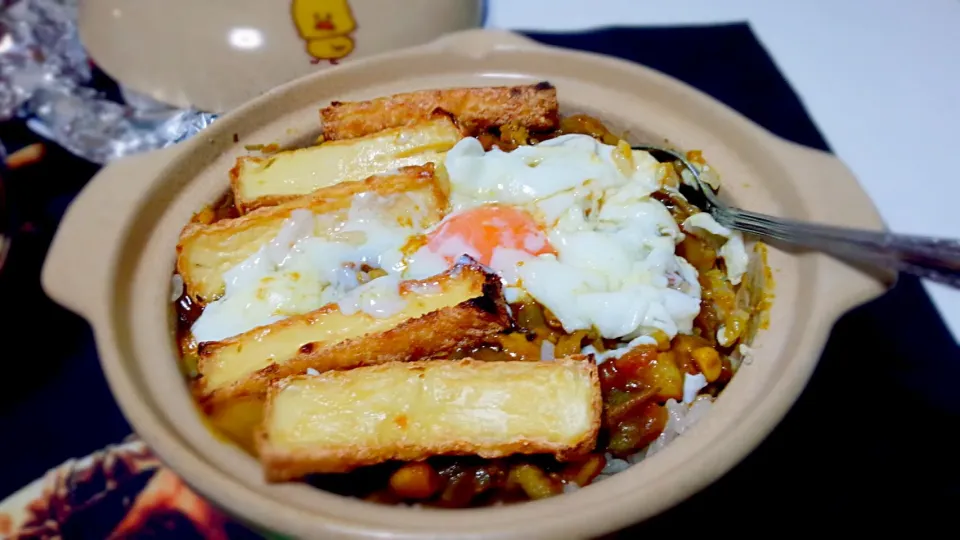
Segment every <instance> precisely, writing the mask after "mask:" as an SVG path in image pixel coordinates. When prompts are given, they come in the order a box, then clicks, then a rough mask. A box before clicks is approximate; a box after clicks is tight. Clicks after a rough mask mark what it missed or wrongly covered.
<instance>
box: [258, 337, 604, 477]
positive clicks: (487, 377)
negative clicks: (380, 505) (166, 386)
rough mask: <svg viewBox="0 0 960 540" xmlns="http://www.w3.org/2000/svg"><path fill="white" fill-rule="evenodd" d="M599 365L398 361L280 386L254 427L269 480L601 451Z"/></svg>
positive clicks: (583, 362)
mask: <svg viewBox="0 0 960 540" xmlns="http://www.w3.org/2000/svg"><path fill="white" fill-rule="evenodd" d="M601 410H602V405H601V395H600V383H599V379H598V376H597V366H596V365H595V364H594V363H593V362H592V361H590V360H589V359H585V357H582V356H578V357H569V358H564V359H559V360H556V361H553V362H524V361H509V362H483V361H478V360H470V359H468V360H434V361H429V362H410V363H398V362H393V363H389V364H383V365H379V366H372V367H363V368H357V369H353V370H350V371H339V372H327V373H323V374H320V375H317V376H309V375H305V376H297V377H292V378H290V379H286V380H284V381H280V382H279V383H277V384H275V385H273V386H272V387H271V389H270V391H269V393H268V395H267V406H266V410H265V413H264V422H263V425H262V427H261V429H260V430H259V431H258V432H257V433H256V435H255V440H256V444H257V449H258V453H259V456H260V461H261V463H262V464H263V468H264V473H265V476H266V478H267V479H268V480H269V481H284V480H290V479H294V478H299V477H301V476H303V475H306V474H311V473H334V472H347V471H350V470H352V469H354V468H357V467H360V466H365V465H373V464H376V463H382V462H385V461H389V460H402V461H419V460H423V459H426V458H428V457H431V456H436V455H473V454H475V455H479V456H481V457H485V458H495V457H503V456H508V455H510V454H516V453H520V454H542V453H548V454H554V455H555V456H557V458H558V459H561V460H562V459H571V458H575V457H578V456H581V455H583V454H585V453H587V452H590V451H591V450H593V448H594V446H595V444H596V438H597V431H598V430H599V427H600V418H601Z"/></svg>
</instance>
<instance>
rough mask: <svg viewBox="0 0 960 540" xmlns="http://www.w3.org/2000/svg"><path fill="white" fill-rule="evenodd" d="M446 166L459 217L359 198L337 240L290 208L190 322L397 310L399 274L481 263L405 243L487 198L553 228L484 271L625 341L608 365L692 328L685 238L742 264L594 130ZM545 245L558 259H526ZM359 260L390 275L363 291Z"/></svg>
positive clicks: (653, 163) (646, 161)
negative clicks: (426, 224) (706, 239)
mask: <svg viewBox="0 0 960 540" xmlns="http://www.w3.org/2000/svg"><path fill="white" fill-rule="evenodd" d="M443 167H444V168H445V169H446V173H447V176H448V178H449V181H450V200H451V213H450V214H449V215H447V216H446V218H445V219H444V221H441V223H439V224H437V225H435V226H434V227H433V228H431V230H426V231H425V230H422V229H421V228H418V227H417V226H416V225H415V224H414V223H417V222H419V220H418V219H413V220H412V221H413V222H414V223H410V221H411V220H398V219H396V217H397V216H394V215H391V214H390V213H389V212H388V211H386V209H388V208H389V206H390V205H389V201H384V200H382V199H383V197H381V196H378V195H375V194H362V195H358V196H357V197H356V198H355V200H354V201H353V205H352V206H351V209H350V212H349V216H348V219H347V220H346V221H345V222H344V223H343V224H341V226H339V227H338V228H337V229H336V230H335V231H332V232H328V231H316V230H315V228H316V220H315V216H313V214H311V213H310V212H309V211H307V210H298V211H296V212H294V213H293V214H292V215H291V217H290V218H289V219H288V220H287V221H286V222H285V223H284V226H283V228H282V230H281V232H280V233H279V234H278V235H277V237H276V238H274V239H273V240H271V241H270V242H268V243H267V244H266V245H264V246H262V247H261V249H260V250H258V251H257V252H256V253H255V254H253V255H251V256H250V257H249V258H248V259H247V260H245V261H243V262H242V263H241V264H239V265H237V267H235V268H233V269H231V270H230V271H228V272H227V273H226V274H225V275H224V278H225V281H226V292H225V294H224V296H223V297H221V298H220V299H218V300H216V301H214V302H211V303H210V304H209V305H207V306H206V308H205V310H204V311H203V314H202V315H201V316H200V318H199V319H198V320H197V321H196V323H194V325H193V327H192V329H191V330H192V332H193V335H194V337H195V339H196V340H197V341H198V342H203V341H217V340H222V339H225V338H227V337H230V336H234V335H237V334H240V333H242V332H245V331H247V330H250V329H252V328H255V327H257V326H262V325H266V324H270V323H273V322H276V321H279V320H282V319H283V318H286V317H289V316H291V315H295V314H299V313H306V312H308V311H312V310H314V309H317V308H319V307H321V306H323V305H325V304H329V303H335V302H338V306H339V308H340V309H341V311H344V312H345V313H352V312H355V311H358V310H362V311H365V312H368V313H370V314H371V315H373V316H388V315H390V314H393V313H396V312H397V311H398V310H400V309H402V307H403V304H402V302H403V300H402V299H401V297H400V296H399V294H398V293H397V291H398V286H399V281H400V280H401V279H423V278H427V277H430V276H434V275H437V274H440V273H442V272H444V271H445V270H446V269H447V268H449V266H450V264H451V261H452V260H455V259H457V258H458V257H460V256H461V255H469V256H471V257H474V258H476V259H480V258H481V257H480V255H479V253H477V250H476V249H475V248H474V247H473V246H471V245H470V244H469V242H467V240H466V239H464V238H461V237H458V236H453V237H445V238H444V239H443V240H442V241H441V242H439V244H438V243H435V242H431V243H430V244H429V245H425V246H423V247H421V248H420V249H418V250H416V251H415V252H414V253H412V254H406V255H405V254H404V250H403V248H404V246H408V245H410V243H411V240H412V239H413V238H415V237H417V236H420V235H423V234H430V233H431V232H433V231H435V230H437V229H438V228H439V227H441V226H442V225H443V223H444V222H445V221H446V220H449V219H451V218H453V217H455V216H457V215H458V214H460V213H461V212H469V211H470V210H472V209H475V208H477V207H480V206H483V205H487V204H493V203H496V204H499V205H509V206H514V207H517V208H520V209H522V210H525V211H526V212H528V213H529V214H530V215H531V216H532V217H533V218H534V220H535V221H536V222H537V224H538V225H539V226H540V227H541V228H542V230H543V231H544V233H545V236H536V235H529V237H525V238H524V239H523V242H522V243H523V249H517V248H516V247H507V245H511V246H514V244H512V243H510V242H506V241H505V242H503V243H504V246H503V247H497V248H496V249H494V251H493V256H492V258H491V260H490V261H489V266H490V268H491V269H492V270H493V271H496V272H497V273H499V274H500V276H501V278H502V280H503V282H504V285H505V291H506V296H507V300H508V301H510V302H515V301H518V300H522V299H524V298H532V299H533V300H536V301H537V302H539V303H540V304H542V305H544V306H545V307H546V308H547V309H549V310H550V311H551V312H552V313H553V314H554V315H555V316H556V317H557V319H558V320H559V321H560V323H561V324H562V325H563V327H564V329H565V330H566V331H567V332H573V331H576V330H586V329H595V330H596V331H598V332H599V333H600V335H601V336H603V337H605V338H610V339H619V340H622V342H623V343H624V346H623V347H622V348H619V349H615V350H614V351H610V352H608V353H606V354H605V355H600V356H602V357H603V358H602V359H606V358H608V357H616V356H617V355H618V354H622V353H623V352H624V351H625V350H627V349H628V348H629V347H632V346H635V345H638V344H641V343H655V341H654V340H653V338H652V337H651V336H652V335H653V334H654V332H657V331H659V332H662V333H664V334H666V336H667V337H670V338H672V337H674V336H675V335H677V334H678V333H690V332H691V331H692V329H693V321H694V319H695V318H696V316H697V315H698V314H699V312H700V303H701V290H700V286H699V283H698V280H697V271H696V270H695V269H694V268H693V267H692V266H691V265H690V264H689V263H688V262H687V261H686V260H684V259H683V258H682V257H679V256H677V255H676V246H677V244H678V243H680V242H681V241H682V240H683V238H684V232H687V233H688V234H694V235H702V234H706V233H709V234H713V235H716V236H718V237H722V238H723V239H725V243H724V244H723V246H722V247H721V249H720V251H719V256H720V257H722V258H723V259H724V261H725V266H726V269H727V272H728V276H729V279H730V281H731V282H732V283H735V284H736V283H739V281H740V279H741V277H742V275H743V272H744V271H745V269H746V261H747V255H746V251H745V249H744V246H743V239H742V237H741V236H740V235H739V233H736V232H735V231H730V230H729V229H726V228H724V227H722V226H721V225H719V224H718V223H716V222H715V221H714V220H713V219H712V218H710V216H709V215H708V214H697V215H695V216H693V217H691V218H689V219H688V220H686V221H685V222H684V224H683V227H682V228H681V227H679V226H677V224H676V222H675V221H674V219H673V217H672V215H671V214H670V212H669V211H668V210H667V208H666V207H665V206H664V205H663V204H662V203H660V202H659V201H657V200H656V199H654V198H653V197H651V194H653V193H654V192H656V191H658V190H660V189H661V188H662V187H663V186H662V178H663V176H664V175H663V172H664V169H663V166H662V165H661V164H660V163H659V162H657V160H656V159H654V158H653V157H652V156H651V155H650V154H648V153H647V152H642V151H635V150H630V149H629V148H624V147H617V146H612V145H606V144H603V143H601V142H599V141H597V140H596V139H594V138H592V137H589V136H587V135H564V136H561V137H557V138H555V139H550V140H547V141H544V142H541V143H539V144H537V145H534V146H523V147H519V148H517V149H516V150H513V151H512V152H503V151H501V150H499V149H496V148H495V149H493V150H491V151H489V152H486V151H484V149H483V147H482V145H481V144H480V142H479V140H477V139H475V138H465V139H463V140H461V141H460V142H459V143H458V144H457V145H455V146H454V147H453V148H452V149H451V150H450V151H449V152H448V153H447V155H446V157H445V159H444V163H443ZM404 223H407V225H404ZM546 242H549V244H550V246H552V247H553V249H554V250H555V251H556V254H552V253H551V254H544V255H540V256H533V255H531V252H537V251H539V250H540V249H541V248H543V247H544V245H545V243H546ZM364 263H365V264H368V265H370V266H372V267H375V268H381V269H383V270H385V271H386V272H387V276H386V277H383V278H379V279H376V280H373V281H371V282H369V283H367V284H365V285H361V284H360V283H359V282H358V280H357V269H358V268H359V267H360V265H361V264H364ZM588 352H589V351H588ZM600 356H598V360H602V359H601V358H600Z"/></svg>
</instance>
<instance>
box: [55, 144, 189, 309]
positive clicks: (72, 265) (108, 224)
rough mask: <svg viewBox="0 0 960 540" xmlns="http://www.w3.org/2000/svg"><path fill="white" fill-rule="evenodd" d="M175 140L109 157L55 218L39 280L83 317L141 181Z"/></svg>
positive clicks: (97, 293) (94, 302)
mask: <svg viewBox="0 0 960 540" xmlns="http://www.w3.org/2000/svg"><path fill="white" fill-rule="evenodd" d="M177 146H178V145H174V146H169V147H167V148H163V149H160V150H153V151H150V152H146V153H143V154H136V155H133V156H129V157H124V158H120V159H118V160H116V161H112V162H110V163H108V164H107V165H105V166H104V167H103V168H102V169H101V170H100V171H99V172H98V173H97V174H96V175H95V176H94V177H93V178H92V179H90V181H89V182H88V183H87V185H86V186H85V187H84V188H83V190H81V191H80V193H79V194H78V195H77V197H76V198H75V199H74V200H73V202H72V203H70V206H69V207H68V208H67V211H66V213H65V214H64V216H63V219H62V220H60V225H59V227H58V228H57V232H56V234H55V235H54V237H53V242H51V244H50V249H49V251H48V252H47V257H46V259H45V260H44V262H43V269H42V270H41V274H40V283H41V285H42V287H43V290H44V292H46V294H47V296H49V297H50V298H51V299H52V300H54V301H55V302H57V303H58V304H61V305H62V306H64V307H66V308H67V309H69V310H71V311H73V312H75V313H78V314H80V315H83V316H85V317H89V315H90V314H91V312H92V311H94V310H95V309H97V308H98V306H99V303H100V301H101V300H102V299H103V298H104V295H103V292H104V291H103V289H104V288H105V287H109V286H110V284H111V282H112V281H113V278H112V274H111V270H110V269H111V268H113V267H114V260H115V258H116V256H117V253H118V251H117V250H118V247H119V243H120V240H121V238H122V236H123V234H124V232H125V231H126V228H127V227H126V224H127V223H129V220H130V219H131V218H132V217H133V213H134V211H135V210H136V208H137V206H138V204H137V203H138V201H139V199H140V198H141V197H142V196H143V195H144V193H143V186H144V185H145V184H146V183H147V181H146V180H147V179H150V178H153V177H155V176H156V175H157V173H159V172H160V170H161V169H162V168H163V167H164V166H165V165H166V164H167V163H169V162H170V160H171V158H172V157H173V155H174V153H175V152H177V151H178V148H177Z"/></svg>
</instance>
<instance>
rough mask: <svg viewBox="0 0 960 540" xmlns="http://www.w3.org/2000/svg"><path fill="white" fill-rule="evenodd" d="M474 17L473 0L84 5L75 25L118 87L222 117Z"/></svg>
mask: <svg viewBox="0 0 960 540" xmlns="http://www.w3.org/2000/svg"><path fill="white" fill-rule="evenodd" d="M482 11H483V1H482V0H403V1H396V0H283V1H279V2H278V1H274V0H268V1H262V0H260V1H258V0H202V1H197V0H164V1H162V2H143V1H142V0H86V1H82V2H80V13H79V23H78V24H79V29H80V39H81V40H82V41H83V44H84V46H85V47H86V48H87V50H88V51H89V53H90V56H91V57H92V58H93V59H94V60H95V61H96V62H97V65H99V66H100V67H101V68H103V70H104V71H106V72H107V73H109V74H110V75H111V76H112V77H113V78H114V79H116V80H118V81H120V82H121V83H123V84H124V86H127V87H129V88H132V89H134V90H137V91H139V92H141V93H144V94H146V95H149V96H151V97H153V98H155V99H157V100H160V101H163V102H166V103H170V104H172V105H176V106H178V107H190V106H193V107H196V108H199V109H201V110H205V111H211V112H223V111H226V110H230V109H232V108H234V107H236V106H238V105H240V104H242V103H244V102H246V101H248V100H250V99H253V98H254V97H256V96H258V95H260V94H262V93H263V92H265V91H266V90H269V89H270V88H273V87H274V86H277V85H280V84H283V83H285V82H287V81H291V80H293V79H296V78H297V77H300V76H303V75H307V74H309V73H314V72H316V71H322V70H325V69H329V68H330V67H331V66H333V65H336V64H339V63H345V64H346V63H351V62H353V61H354V60H356V59H358V58H362V57H364V56H369V55H371V54H377V53H382V52H388V51H393V50H397V49H401V48H404V47H411V46H414V45H420V44H423V43H427V42H429V41H432V40H434V39H436V38H438V37H440V36H442V35H443V34H446V33H449V32H456V31H458V30H465V29H468V28H474V27H477V26H479V25H480V24H481V23H482V17H483V13H482Z"/></svg>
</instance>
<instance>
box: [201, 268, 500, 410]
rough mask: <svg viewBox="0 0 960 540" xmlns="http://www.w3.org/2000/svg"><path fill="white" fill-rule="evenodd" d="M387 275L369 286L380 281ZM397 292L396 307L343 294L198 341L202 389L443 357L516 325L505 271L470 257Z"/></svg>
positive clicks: (226, 389) (262, 386) (241, 392)
mask: <svg viewBox="0 0 960 540" xmlns="http://www.w3.org/2000/svg"><path fill="white" fill-rule="evenodd" d="M385 279H387V278H386V277H384V278H378V279H375V280H373V281H371V282H369V283H368V284H367V285H365V286H364V287H370V288H371V289H372V288H375V287H374V285H375V284H377V282H378V281H379V280H385ZM355 291H358V289H355ZM395 295H396V296H395V297H394V299H395V301H396V302H399V305H397V308H396V309H395V310H394V311H393V312H386V313H379V314H371V313H369V312H368V311H364V310H362V309H358V307H357V304H356V303H353V304H351V303H349V302H346V300H345V299H341V300H340V302H339V303H334V304H328V305H326V306H324V307H322V308H320V309H318V310H316V311H312V312H310V313H306V314H303V315H298V316H293V317H289V318H287V319H284V320H281V321H278V322H275V323H273V324H269V325H267V326H261V327H259V328H255V329H253V330H250V331H249V332H246V333H243V334H240V335H239V336H234V337H231V338H229V339H226V340H223V341H214V342H205V343H201V344H200V345H199V348H198V352H199V357H200V359H199V361H198V363H197V371H198V372H199V374H200V378H199V380H198V382H197V384H196V390H197V393H198V394H199V395H200V397H201V399H202V400H204V401H207V402H210V403H215V402H218V401H223V400H225V399H231V398H236V397H239V396H248V395H256V394H259V393H262V392H264V391H265V390H266V389H267V386H268V385H269V384H270V383H271V382H272V381H275V380H278V379H281V378H283V377H287V376H290V375H296V374H301V373H304V372H305V371H306V370H307V369H308V368H312V369H315V370H317V371H319V372H323V371H328V370H335V369H350V368H355V367H358V366H366V365H372V364H381V363H384V362H394V361H399V362H406V361H411V360H421V359H429V358H437V357H442V356H444V355H446V354H448V353H450V352H451V351H453V350H456V349H459V348H464V347H467V348H469V347H475V346H477V345H480V344H481V343H483V342H486V341H489V340H491V339H493V337H494V336H496V335H497V334H499V333H501V332H503V331H504V330H506V329H507V328H508V327H509V326H510V324H511V319H510V315H509V312H508V309H507V305H506V302H505V300H504V298H503V290H502V286H501V282H500V278H499V277H498V276H497V275H496V274H492V273H489V272H487V271H485V270H484V269H483V267H481V266H480V264H479V263H477V262H476V261H473V260H472V259H468V258H465V260H464V261H461V262H459V263H458V264H457V265H455V266H454V267H452V268H451V269H449V270H448V271H447V272H445V273H443V274H440V275H438V276H434V277H432V278H429V279H426V280H410V281H402V282H399V286H398V288H397V289H396V291H395ZM360 296H362V292H360V293H359V294H355V295H353V298H358V297H360ZM381 303H382V304H383V303H386V304H389V303H390V302H389V301H388V302H381Z"/></svg>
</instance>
